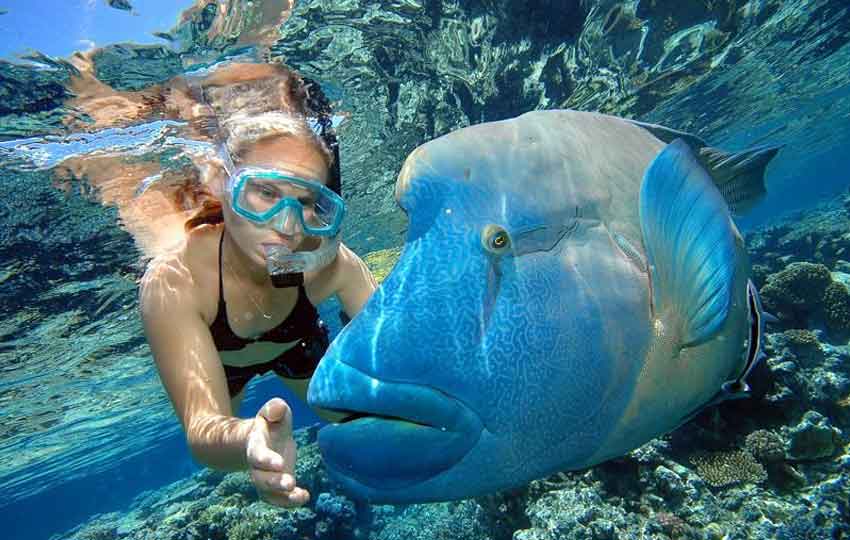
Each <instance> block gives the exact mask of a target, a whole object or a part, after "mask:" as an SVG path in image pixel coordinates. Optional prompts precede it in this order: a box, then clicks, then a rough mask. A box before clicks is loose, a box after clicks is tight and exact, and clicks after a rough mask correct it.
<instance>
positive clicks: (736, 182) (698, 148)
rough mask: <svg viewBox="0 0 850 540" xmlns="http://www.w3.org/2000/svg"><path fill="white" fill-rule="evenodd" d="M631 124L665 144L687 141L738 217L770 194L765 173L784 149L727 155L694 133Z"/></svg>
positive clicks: (774, 147) (765, 148)
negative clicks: (680, 140)
mask: <svg viewBox="0 0 850 540" xmlns="http://www.w3.org/2000/svg"><path fill="white" fill-rule="evenodd" d="M628 122H629V123H631V124H634V125H636V126H638V127H641V128H643V129H645V130H647V131H648V132H650V133H652V135H653V136H654V137H655V138H657V139H659V140H660V141H662V142H665V143H671V142H673V141H675V140H676V139H682V140H683V141H685V142H686V143H687V145H688V146H689V147H690V148H691V150H692V151H693V152H694V153H695V154H696V155H697V156H699V158H698V160H699V162H700V164H702V166H703V167H705V170H706V171H708V173H709V176H710V177H711V179H712V181H714V184H715V185H716V186H717V188H718V189H719V190H720V193H721V194H722V195H723V198H724V199H725V200H726V204H728V205H729V208H730V209H731V210H732V213H734V214H736V215H740V214H745V213H746V212H748V211H749V210H750V209H751V208H752V207H753V206H755V205H756V204H757V203H758V202H759V201H761V200H762V199H763V198H764V196H765V194H766V193H767V189H766V188H765V184H764V175H765V169H766V168H767V165H768V163H770V161H771V160H772V159H773V158H774V157H775V156H776V154H777V153H778V152H779V150H780V149H781V148H782V146H781V145H765V146H756V147H753V148H747V149H745V150H742V151H740V152H727V151H725V150H721V149H720V148H714V147H711V146H708V144H706V142H705V141H704V140H702V139H701V138H699V137H697V136H696V135H693V134H691V133H685V132H684V131H677V130H675V129H671V128H668V127H666V126H661V125H658V124H647V123H645V122H638V121H636V120H628Z"/></svg>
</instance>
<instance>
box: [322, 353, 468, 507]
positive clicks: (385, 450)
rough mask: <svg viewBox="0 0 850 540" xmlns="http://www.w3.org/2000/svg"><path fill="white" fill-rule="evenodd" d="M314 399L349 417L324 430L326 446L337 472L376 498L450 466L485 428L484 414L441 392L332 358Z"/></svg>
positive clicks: (360, 491) (329, 465)
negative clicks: (380, 376)
mask: <svg viewBox="0 0 850 540" xmlns="http://www.w3.org/2000/svg"><path fill="white" fill-rule="evenodd" d="M307 401H308V402H309V403H310V405H313V406H316V407H321V408H323V409H329V410H332V411H336V412H339V413H343V414H346V415H347V416H346V417H345V418H344V419H343V420H342V421H341V422H339V423H334V424H329V425H326V426H324V427H323V428H322V429H321V430H320V431H319V449H320V451H321V453H322V456H323V457H324V460H325V464H326V466H327V468H328V471H329V473H330V474H331V476H333V477H334V478H335V479H336V480H338V481H340V482H341V483H342V484H343V485H344V486H346V487H348V488H349V490H350V491H352V492H354V493H353V494H354V495H355V496H357V495H361V498H368V499H372V500H376V499H382V498H384V497H382V496H381V495H376V494H380V493H382V492H389V491H395V490H399V489H404V488H408V487H410V486H413V485H415V484H419V483H421V482H424V481H426V480H428V479H430V478H433V477H435V476H437V475H439V474H440V473H442V472H444V471H446V470H448V469H450V468H451V467H452V466H454V465H455V464H457V463H458V462H459V461H461V460H462V459H463V457H464V456H466V454H467V453H468V452H469V451H470V450H471V449H472V448H473V447H474V446H475V444H476V443H477V442H478V439H479V437H480V435H481V431H482V423H481V421H480V420H479V419H478V417H477V415H475V414H474V413H473V412H472V411H471V410H470V409H469V408H468V407H466V406H465V405H464V404H463V403H461V402H460V401H459V400H457V399H455V398H453V397H451V396H449V395H447V394H446V393H444V392H442V391H440V390H437V389H434V388H431V387H428V386H424V385H419V384H411V383H403V382H391V381H385V380H381V379H377V378H375V377H372V376H370V375H368V374H366V373H364V372H362V371H360V370H359V369H357V368H355V367H352V366H351V365H349V364H346V363H343V362H340V361H335V360H331V359H330V358H325V359H324V360H323V361H322V363H321V364H320V365H319V368H318V369H317V371H316V373H315V374H314V376H313V379H312V381H311V382H310V388H309V391H308V395H307ZM389 498H392V497H389Z"/></svg>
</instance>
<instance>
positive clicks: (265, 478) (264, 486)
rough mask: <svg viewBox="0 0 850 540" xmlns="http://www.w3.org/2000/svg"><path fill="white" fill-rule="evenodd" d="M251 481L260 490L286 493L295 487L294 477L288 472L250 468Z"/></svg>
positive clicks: (279, 493) (280, 493) (278, 493)
mask: <svg viewBox="0 0 850 540" xmlns="http://www.w3.org/2000/svg"><path fill="white" fill-rule="evenodd" d="M251 481H253V482H254V486H256V487H257V489H258V490H260V491H265V492H268V493H271V494H277V495H286V494H289V493H290V492H291V491H292V490H293V489H295V478H294V477H293V476H292V475H291V474H289V473H279V472H271V471H262V470H259V469H251Z"/></svg>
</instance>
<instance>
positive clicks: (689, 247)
mask: <svg viewBox="0 0 850 540" xmlns="http://www.w3.org/2000/svg"><path fill="white" fill-rule="evenodd" d="M640 224H641V230H642V232H643V238H644V244H645V246H646V253H647V258H648V261H649V271H650V279H651V281H652V301H653V305H654V308H655V310H656V312H664V313H671V312H672V313H675V314H676V319H677V321H678V323H679V324H680V325H681V327H680V328H679V332H678V335H679V339H680V342H679V345H680V346H681V347H689V346H694V345H698V344H699V343H702V342H704V341H706V340H708V339H709V338H711V337H712V336H713V335H714V334H715V333H716V332H717V331H718V330H719V329H720V327H721V326H722V325H723V323H724V322H725V321H726V318H727V316H728V314H729V310H730V307H731V305H732V286H733V281H734V277H735V260H736V251H735V242H736V237H737V236H738V232H737V229H736V228H735V224H734V223H733V221H732V216H731V214H730V212H729V206H728V205H727V204H726V201H725V200H724V199H723V195H722V194H721V193H720V191H719V190H718V189H717V186H715V184H714V182H713V181H712V179H711V178H710V177H709V175H708V173H707V172H706V171H705V169H703V168H702V166H701V165H700V163H699V161H698V160H697V158H696V157H695V156H694V154H693V153H692V152H691V150H690V148H689V147H688V145H687V144H686V143H685V142H684V141H682V140H676V141H673V142H672V143H671V144H669V145H667V147H665V148H664V150H662V151H661V153H660V154H659V155H658V156H657V157H656V158H655V159H654V160H653V162H652V163H651V164H650V165H649V168H648V169H647V171H646V173H645V174H644V177H643V183H642V184H641V189H640Z"/></svg>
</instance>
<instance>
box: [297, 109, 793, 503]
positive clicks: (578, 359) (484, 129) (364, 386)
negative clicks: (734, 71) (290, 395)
mask: <svg viewBox="0 0 850 540" xmlns="http://www.w3.org/2000/svg"><path fill="white" fill-rule="evenodd" d="M777 150H778V148H777V147H763V148H759V149H753V150H748V151H745V152H741V153H738V154H729V153H725V152H723V151H720V150H717V149H714V148H711V147H708V146H707V145H706V144H705V143H704V142H703V141H701V140H700V139H699V138H697V137H694V136H691V135H687V134H685V133H680V132H676V131H673V130H670V129H667V128H663V127H661V126H656V125H648V124H639V123H636V122H631V121H628V120H624V119H621V118H616V117H612V116H605V115H601V114H593V113H582V112H576V111H538V112H532V113H528V114H524V115H522V116H520V117H517V118H514V119H511V120H506V121H501V122H493V123H486V124H481V125H476V126H472V127H468V128H464V129H460V130H458V131H455V132H453V133H449V134H448V135H445V136H443V137H440V138H438V139H436V140H434V141H431V142H429V143H427V144H424V145H423V146H421V147H419V148H417V149H416V150H415V151H414V152H412V153H411V154H410V156H409V157H408V158H407V160H406V162H405V164H404V166H403V168H402V171H401V173H400V175H399V177H398V181H397V184H396V198H397V200H398V202H399V204H400V205H401V207H402V208H403V209H404V210H405V212H407V214H408V217H409V228H408V231H407V239H406V243H405V245H404V248H403V251H402V253H401V256H400V258H399V260H398V262H397V264H396V266H395V267H394V268H393V270H392V272H391V273H390V274H389V275H388V276H387V278H386V280H385V281H384V282H383V284H382V285H381V287H380V288H379V289H378V290H377V291H376V293H375V294H374V296H373V297H372V298H371V299H370V301H369V302H368V303H367V305H366V306H365V308H364V309H363V311H362V312H361V313H360V314H359V315H358V316H357V317H356V318H355V319H354V320H353V321H352V322H351V323H350V324H349V325H348V326H347V327H346V328H345V329H344V330H343V331H342V332H341V333H340V335H339V336H338V337H337V339H336V340H335V342H334V343H333V344H332V346H331V348H330V349H329V351H328V353H327V355H326V356H325V357H324V359H323V360H322V362H321V364H320V365H319V367H318V370H317V371H316V373H315V375H314V377H313V380H312V382H311V384H310V389H309V393H308V399H309V401H310V402H311V403H312V404H313V405H316V406H320V407H325V408H329V409H335V410H339V411H345V412H348V413H351V414H350V416H349V419H348V420H347V421H344V422H341V423H338V424H331V425H328V426H325V427H324V428H322V430H321V431H320V433H319V445H320V448H321V451H322V454H323V456H324V459H325V462H326V464H327V466H328V469H329V470H330V472H331V474H332V475H333V477H334V478H335V479H336V480H338V481H339V482H341V483H342V484H343V486H344V487H345V488H346V489H347V490H348V491H349V492H350V493H352V494H353V495H354V496H356V497H359V498H364V499H367V500H370V501H372V502H423V501H435V500H448V499H456V498H462V497H468V496H474V495H478V494H483V493H488V492H492V491H497V490H501V489H505V488H510V487H514V486H518V485H522V484H524V483H527V482H528V481H530V480H532V479H535V478H539V477H542V476H544V475H547V474H550V473H553V472H555V471H559V470H568V469H578V468H584V467H588V466H591V465H594V464H597V463H600V462H602V461H605V460H607V459H610V458H613V457H616V456H620V455H622V454H624V453H626V452H628V451H630V450H631V449H633V448H636V447H638V446H640V445H641V444H643V443H645V442H647V441H649V440H650V439H652V438H653V437H656V436H658V435H661V434H664V433H666V432H669V431H671V430H672V429H674V428H676V427H677V426H679V425H680V424H682V423H683V422H685V421H687V420H688V419H689V418H691V417H692V416H693V415H694V414H695V413H696V412H698V411H700V410H701V409H703V408H704V407H706V406H707V405H710V404H712V403H716V402H718V401H720V400H722V399H726V398H729V397H738V396H743V395H746V391H747V388H748V387H747V385H746V381H745V377H746V375H747V374H748V373H749V371H750V370H751V369H752V366H753V365H754V364H755V362H757V361H758V359H759V357H760V356H761V354H762V353H761V350H760V344H761V335H762V331H763V317H762V313H761V309H760V304H759V300H758V295H757V293H756V290H755V288H754V287H753V286H752V283H751V282H750V281H749V273H750V264H749V259H748V256H747V253H746V251H745V248H744V242H743V240H742V238H741V235H740V234H739V232H738V229H737V228H736V226H735V223H734V221H733V218H732V214H733V212H741V211H744V210H746V209H747V207H749V206H751V205H752V204H753V203H754V202H756V201H757V199H758V198H759V197H760V196H761V195H763V194H764V192H765V190H764V172H765V171H764V169H765V166H766V165H767V163H768V162H769V161H770V159H771V158H772V157H773V156H774V155H775V154H776V152H777Z"/></svg>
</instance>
